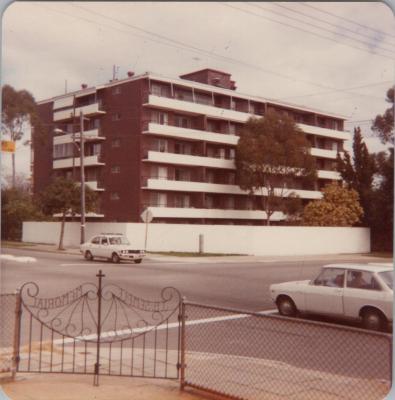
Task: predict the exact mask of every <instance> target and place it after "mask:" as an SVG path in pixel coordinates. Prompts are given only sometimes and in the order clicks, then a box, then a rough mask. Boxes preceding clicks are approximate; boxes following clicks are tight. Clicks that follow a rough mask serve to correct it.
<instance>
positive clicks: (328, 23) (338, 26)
mask: <svg viewBox="0 0 395 400" xmlns="http://www.w3.org/2000/svg"><path fill="white" fill-rule="evenodd" d="M248 4H249V5H252V4H251V3H248ZM271 4H273V5H274V6H276V7H280V8H283V9H285V10H289V11H291V12H293V13H295V14H299V15H302V16H304V17H307V18H310V19H312V20H314V21H320V22H322V23H324V24H327V25H329V26H333V27H334V28H336V29H343V30H345V31H348V32H351V33H352V34H353V35H359V36H362V37H365V38H367V39H370V40H372V39H373V38H372V37H371V36H370V35H368V34H365V33H362V32H356V31H354V30H353V29H350V28H348V27H345V26H341V25H337V24H334V23H331V22H328V21H326V20H324V19H320V18H317V17H316V16H312V15H309V14H305V13H303V12H301V11H298V10H295V9H293V8H290V7H286V6H284V5H282V4H279V3H271ZM261 8H262V7H261ZM287 18H290V17H287ZM334 33H335V34H336V32H334ZM352 39H353V40H358V39H354V38H352ZM387 44H388V45H389V46H393V47H395V43H390V42H388V43H387Z"/></svg>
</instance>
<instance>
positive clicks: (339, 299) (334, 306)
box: [305, 268, 345, 315]
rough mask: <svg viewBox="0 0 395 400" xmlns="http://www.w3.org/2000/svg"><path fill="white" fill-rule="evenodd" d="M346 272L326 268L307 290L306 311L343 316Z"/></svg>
mask: <svg viewBox="0 0 395 400" xmlns="http://www.w3.org/2000/svg"><path fill="white" fill-rule="evenodd" d="M344 277H345V270H344V269H341V268H324V269H323V270H322V272H321V273H320V275H318V277H317V278H316V279H315V280H313V281H312V282H311V284H310V285H308V286H307V287H306V289H305V310H306V311H307V312H311V313H315V314H327V315H343V313H344V309H343V291H344Z"/></svg>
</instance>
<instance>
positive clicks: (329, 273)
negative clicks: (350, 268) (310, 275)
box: [314, 268, 344, 287]
mask: <svg viewBox="0 0 395 400" xmlns="http://www.w3.org/2000/svg"><path fill="white" fill-rule="evenodd" d="M314 285H316V286H330V287H343V285H344V270H343V269H340V268H325V269H324V270H323V271H322V272H321V273H320V274H319V275H318V277H317V278H316V279H315V280H314Z"/></svg>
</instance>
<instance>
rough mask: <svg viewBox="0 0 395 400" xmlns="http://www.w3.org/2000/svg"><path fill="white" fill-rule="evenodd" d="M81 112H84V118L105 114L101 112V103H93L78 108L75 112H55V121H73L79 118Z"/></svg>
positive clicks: (69, 110) (68, 110)
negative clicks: (72, 119)
mask: <svg viewBox="0 0 395 400" xmlns="http://www.w3.org/2000/svg"><path fill="white" fill-rule="evenodd" d="M80 111H82V112H83V114H84V116H86V117H89V116H92V115H95V114H105V111H103V110H100V106H99V103H92V104H88V105H86V106H81V107H77V108H76V109H75V111H74V110H73V109H72V108H69V109H67V110H61V111H55V112H54V114H53V120H54V121H61V120H64V119H71V118H73V116H76V117H78V116H79V115H80Z"/></svg>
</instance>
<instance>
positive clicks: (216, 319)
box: [53, 309, 277, 344]
mask: <svg viewBox="0 0 395 400" xmlns="http://www.w3.org/2000/svg"><path fill="white" fill-rule="evenodd" d="M274 313H277V309H273V310H264V311H258V312H257V314H261V315H270V314H274ZM248 317H251V315H250V314H235V315H224V316H221V317H213V318H203V319H196V320H193V321H187V322H186V323H185V325H186V326H190V325H200V324H211V323H215V322H222V321H232V320H237V319H242V318H248ZM178 327H179V323H178V322H172V323H170V324H168V325H159V326H156V325H152V326H145V327H142V328H134V329H122V330H119V331H108V332H102V333H101V334H100V337H101V338H102V339H104V338H114V337H117V336H123V335H130V334H132V333H145V332H149V331H150V330H152V329H155V328H156V330H158V331H159V330H164V329H173V328H178ZM96 339H97V334H91V335H84V336H77V337H76V338H75V339H74V338H65V339H56V340H54V341H53V343H54V344H63V343H64V344H67V343H73V342H74V340H77V341H84V340H96Z"/></svg>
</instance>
